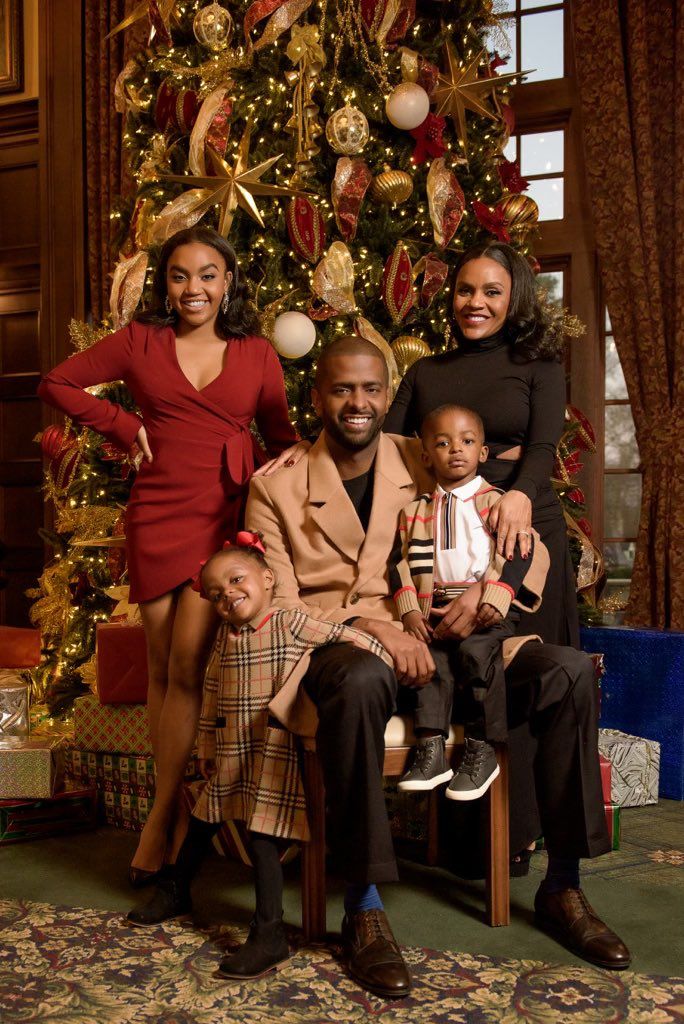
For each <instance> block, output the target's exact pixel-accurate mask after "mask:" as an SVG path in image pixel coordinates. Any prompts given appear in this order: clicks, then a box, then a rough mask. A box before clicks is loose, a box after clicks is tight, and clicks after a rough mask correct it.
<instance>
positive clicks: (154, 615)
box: [132, 592, 177, 871]
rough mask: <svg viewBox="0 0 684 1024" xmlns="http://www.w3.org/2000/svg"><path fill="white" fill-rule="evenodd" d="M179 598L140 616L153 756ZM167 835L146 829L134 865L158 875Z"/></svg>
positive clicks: (145, 607)
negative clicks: (145, 653)
mask: <svg viewBox="0 0 684 1024" xmlns="http://www.w3.org/2000/svg"><path fill="white" fill-rule="evenodd" d="M176 600H177V595H176V594H175V593H174V592H172V593H169V594H162V596H161V597H156V598H154V600H152V601H143V602H142V603H141V605H140V615H141V617H142V621H143V626H144V629H145V640H146V643H147V675H148V680H149V682H148V687H147V716H148V721H149V724H150V737H151V739H152V752H153V754H154V756H155V760H157V759H158V754H159V718H160V715H161V709H162V706H163V704H164V699H165V697H166V690H167V685H168V676H169V652H170V650H171V638H172V636H173V620H174V617H175V614H176ZM166 841H167V840H166V834H165V833H164V832H161V831H160V830H158V829H154V830H153V829H147V828H146V829H144V831H143V833H142V835H141V836H140V842H139V843H138V848H137V850H136V851H135V855H134V857H133V861H132V865H133V867H136V868H141V869H143V870H144V871H157V870H158V869H159V868H160V867H161V865H162V864H163V863H164V853H165V850H166Z"/></svg>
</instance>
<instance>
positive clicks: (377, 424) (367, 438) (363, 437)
mask: <svg viewBox="0 0 684 1024" xmlns="http://www.w3.org/2000/svg"><path fill="white" fill-rule="evenodd" d="M384 422H385V417H384V416H373V417H371V420H370V422H369V424H368V428H367V430H366V432H365V433H364V434H356V435H351V436H350V435H349V434H347V433H346V432H345V431H344V428H343V427H342V426H341V424H340V423H339V421H338V420H336V419H330V420H328V422H327V423H326V424H325V430H326V433H328V434H329V435H330V437H332V439H333V441H336V442H337V444H339V446H340V447H341V448H345V449H346V450H347V451H349V452H358V451H362V450H363V449H364V448H367V447H368V446H369V445H370V444H372V442H373V441H374V440H375V438H376V437H377V436H378V434H379V433H380V431H381V430H382V425H383V423H384Z"/></svg>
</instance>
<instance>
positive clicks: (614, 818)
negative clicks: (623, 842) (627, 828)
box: [603, 803, 620, 850]
mask: <svg viewBox="0 0 684 1024" xmlns="http://www.w3.org/2000/svg"><path fill="white" fill-rule="evenodd" d="M603 810H604V813H605V815H606V825H607V826H608V837H609V839H610V848H611V850H619V849H620V808H619V807H618V805H617V804H611V803H605V804H604V805H603Z"/></svg>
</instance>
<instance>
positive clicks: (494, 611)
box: [475, 603, 503, 629]
mask: <svg viewBox="0 0 684 1024" xmlns="http://www.w3.org/2000/svg"><path fill="white" fill-rule="evenodd" d="M502 618H503V616H502V614H501V612H500V611H499V609H498V608H495V607H494V605H493V604H486V603H485V604H481V605H480V607H479V608H478V610H477V619H476V622H475V628H476V629H488V628H489V627H490V626H494V625H496V623H497V622H501V620H502Z"/></svg>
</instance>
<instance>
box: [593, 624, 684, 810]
mask: <svg viewBox="0 0 684 1024" xmlns="http://www.w3.org/2000/svg"><path fill="white" fill-rule="evenodd" d="M581 639H582V649H583V650H585V651H587V652H589V653H590V654H596V653H603V654H604V655H605V667H606V674H605V676H604V677H603V679H602V681H601V726H602V728H604V729H620V730H622V732H627V733H631V734H632V735H633V736H643V737H644V738H645V739H649V740H657V741H658V742H659V743H660V755H661V759H660V795H661V796H664V797H670V798H671V799H673V800H682V799H684V685H683V681H684V633H675V632H669V631H667V632H664V631H661V630H657V629H628V628H626V627H623V626H586V627H584V628H583V629H582V634H581Z"/></svg>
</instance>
